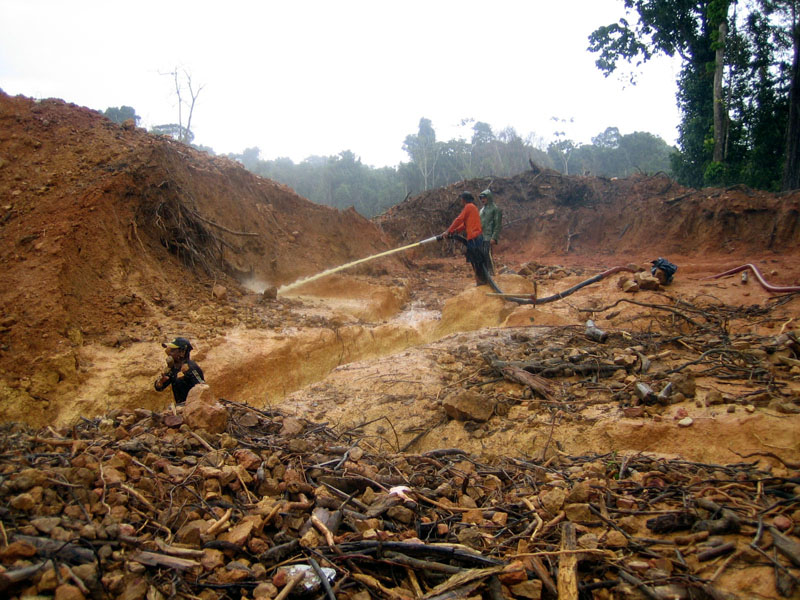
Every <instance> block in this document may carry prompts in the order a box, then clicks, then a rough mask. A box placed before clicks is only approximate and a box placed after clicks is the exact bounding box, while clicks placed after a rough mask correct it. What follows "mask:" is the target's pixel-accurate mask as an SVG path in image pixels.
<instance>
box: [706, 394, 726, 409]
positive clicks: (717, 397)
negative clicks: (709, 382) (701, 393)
mask: <svg viewBox="0 0 800 600" xmlns="http://www.w3.org/2000/svg"><path fill="white" fill-rule="evenodd" d="M722 403H723V399H722V394H721V393H720V392H719V391H717V390H709V391H708V393H707V394H706V406H716V405H718V404H722Z"/></svg>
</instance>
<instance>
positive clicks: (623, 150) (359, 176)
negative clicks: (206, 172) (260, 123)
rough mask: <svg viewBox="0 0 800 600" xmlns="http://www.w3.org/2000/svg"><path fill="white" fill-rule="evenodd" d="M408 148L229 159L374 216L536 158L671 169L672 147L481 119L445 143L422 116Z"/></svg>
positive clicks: (506, 173) (254, 153)
mask: <svg viewBox="0 0 800 600" xmlns="http://www.w3.org/2000/svg"><path fill="white" fill-rule="evenodd" d="M403 150H405V152H406V153H407V154H408V156H409V162H401V163H400V164H399V165H398V166H397V167H379V168H375V167H371V166H369V165H365V164H363V163H362V162H361V159H360V158H359V157H358V156H356V155H355V154H354V153H353V152H351V151H350V150H345V151H343V152H340V153H339V154H338V155H336V156H327V157H323V156H309V157H308V158H306V159H305V160H303V161H302V162H300V163H298V164H295V163H294V162H293V161H292V160H291V159H289V158H277V159H275V160H261V159H260V158H259V155H260V150H259V149H258V148H257V147H254V148H247V149H246V150H244V151H243V152H242V153H241V154H229V155H228V156H229V157H230V158H233V159H235V160H238V161H240V162H241V163H242V164H243V165H244V166H245V168H247V169H248V170H250V171H252V172H253V173H256V174H257V175H261V176H262V177H268V178H269V179H273V180H275V181H278V182H280V183H284V184H286V185H288V186H290V187H291V188H292V189H294V190H295V191H296V192H297V193H298V194H300V195H301V196H303V197H305V198H308V199H309V200H311V201H312V202H316V203H318V204H325V205H328V206H333V207H336V208H342V209H343V208H348V207H350V206H353V207H354V208H355V209H356V210H357V211H358V212H359V213H360V214H362V215H364V216H365V217H368V218H369V217H373V216H375V215H378V214H380V213H382V212H384V211H386V210H387V209H389V208H390V207H392V206H394V205H395V204H398V203H399V202H402V201H403V200H404V199H405V198H406V197H408V196H413V195H416V194H419V193H421V192H423V191H425V190H429V189H433V188H437V187H443V186H446V185H450V184H452V183H455V182H457V181H463V180H467V179H474V178H478V177H511V176H513V175H517V174H518V173H521V172H523V171H526V170H528V169H530V168H531V163H533V164H536V165H537V166H539V167H549V168H552V169H556V170H558V171H560V172H562V173H565V174H567V175H572V174H578V175H580V174H591V175H598V176H605V177H627V176H628V175H632V174H634V173H655V172H658V171H662V172H665V173H669V172H670V155H671V154H673V153H674V152H675V148H672V147H670V146H669V145H668V144H667V143H666V142H664V140H662V139H661V138H659V137H657V136H655V135H652V134H650V133H644V132H636V133H632V134H629V135H622V134H620V132H619V130H618V129H617V128H616V127H609V128H608V129H606V130H605V131H604V132H603V133H601V134H599V135H598V136H597V137H595V138H593V139H592V143H591V144H586V145H578V144H576V143H574V142H572V141H571V140H567V139H559V140H558V141H555V142H552V143H551V144H550V145H549V146H547V148H546V149H542V148H539V147H537V146H535V145H534V144H533V142H532V136H529V137H528V139H527V140H526V139H523V138H521V137H520V136H519V135H518V134H517V132H516V131H514V129H513V128H507V129H504V130H503V131H501V132H500V133H498V134H495V133H494V132H493V131H492V128H491V127H490V126H489V125H488V124H486V123H482V122H476V123H475V124H474V125H473V127H472V139H471V140H470V141H466V140H463V139H457V140H455V139H454V140H450V141H447V142H441V141H437V139H436V132H435V130H434V128H433V126H432V124H431V121H430V120H429V119H425V118H423V119H420V122H419V130H418V131H417V133H415V134H410V135H408V136H406V139H405V142H404V143H403Z"/></svg>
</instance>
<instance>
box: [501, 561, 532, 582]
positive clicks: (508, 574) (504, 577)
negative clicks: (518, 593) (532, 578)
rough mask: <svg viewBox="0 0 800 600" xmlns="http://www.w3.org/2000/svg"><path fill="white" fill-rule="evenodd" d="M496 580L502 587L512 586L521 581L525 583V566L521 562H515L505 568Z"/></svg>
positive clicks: (526, 576)
mask: <svg viewBox="0 0 800 600" xmlns="http://www.w3.org/2000/svg"><path fill="white" fill-rule="evenodd" d="M497 578H498V579H499V580H500V583H502V584H503V585H508V586H513V585H517V584H519V583H522V582H523V581H527V579H528V574H527V572H526V571H525V564H524V563H523V562H522V561H521V560H515V561H512V562H510V563H509V564H508V565H506V566H505V568H504V569H503V572H502V573H500V574H499V575H498V576H497Z"/></svg>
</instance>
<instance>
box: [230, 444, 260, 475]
mask: <svg viewBox="0 0 800 600" xmlns="http://www.w3.org/2000/svg"><path fill="white" fill-rule="evenodd" d="M233 457H234V458H235V459H236V462H238V463H239V464H240V465H242V466H243V467H244V468H245V469H247V470H248V471H255V470H256V469H258V467H260V466H261V457H260V456H259V455H258V454H256V453H255V452H253V451H252V450H250V449H248V448H240V449H239V450H236V451H235V452H234V453H233Z"/></svg>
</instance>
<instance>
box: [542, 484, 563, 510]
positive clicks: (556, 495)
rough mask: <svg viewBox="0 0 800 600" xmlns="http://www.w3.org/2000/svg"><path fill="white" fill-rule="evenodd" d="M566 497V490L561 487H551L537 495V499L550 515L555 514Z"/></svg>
mask: <svg viewBox="0 0 800 600" xmlns="http://www.w3.org/2000/svg"><path fill="white" fill-rule="evenodd" d="M566 498H567V491H566V490H564V489H562V488H553V489H552V490H549V491H547V492H542V493H541V494H540V495H539V501H540V502H541V503H542V506H543V507H544V509H545V510H546V511H547V512H548V513H550V514H551V515H555V514H557V513H558V511H560V510H561V507H562V506H564V500H566Z"/></svg>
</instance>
